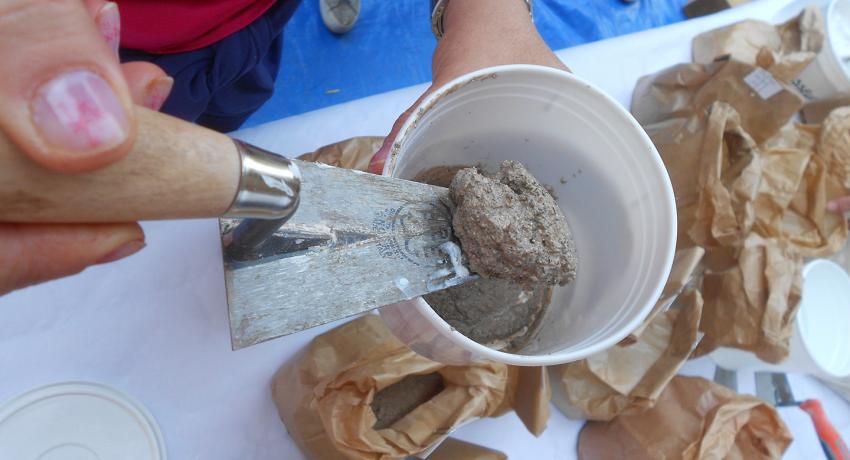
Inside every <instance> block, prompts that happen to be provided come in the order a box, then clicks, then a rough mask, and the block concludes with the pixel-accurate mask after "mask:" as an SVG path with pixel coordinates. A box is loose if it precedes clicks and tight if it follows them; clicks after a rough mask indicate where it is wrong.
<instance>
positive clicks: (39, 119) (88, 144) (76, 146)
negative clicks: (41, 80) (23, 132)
mask: <svg viewBox="0 0 850 460" xmlns="http://www.w3.org/2000/svg"><path fill="white" fill-rule="evenodd" d="M31 110H32V118H33V123H34V124H35V126H36V128H37V129H38V131H39V132H40V134H41V136H42V138H44V140H45V141H47V142H48V143H50V144H52V145H54V146H57V147H62V148H65V149H68V150H72V151H76V152H80V153H84V152H85V153H87V152H92V151H101V150H107V149H110V148H112V147H115V146H118V145H120V144H122V143H123V142H124V141H125V140H126V139H127V135H128V132H129V126H128V121H127V114H126V113H124V108H123V107H122V106H121V103H120V102H119V101H118V96H116V95H115V92H114V91H113V90H112V87H110V86H109V84H108V83H106V81H105V80H104V79H103V78H101V77H100V76H99V75H97V74H95V73H94V72H90V71H88V70H75V71H72V72H68V73H65V74H62V75H60V76H58V77H56V78H54V79H53V80H50V81H49V82H47V83H45V84H44V85H42V86H41V88H39V89H38V91H37V92H36V96H35V99H34V100H33V101H32V108H31Z"/></svg>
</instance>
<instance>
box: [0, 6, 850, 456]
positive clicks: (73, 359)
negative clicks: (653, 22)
mask: <svg viewBox="0 0 850 460" xmlns="http://www.w3.org/2000/svg"><path fill="white" fill-rule="evenodd" d="M645 1H648V0H645ZM812 2H814V3H823V2H821V1H818V0H813V1H812ZM804 3H810V2H807V1H802V0H760V1H757V2H754V3H751V4H748V5H745V6H742V7H740V8H736V9H734V10H731V11H728V12H725V13H722V14H718V15H715V16H712V17H708V18H703V19H699V20H694V21H688V22H685V23H680V24H676V25H672V26H669V27H664V28H660V29H655V30H650V31H646V32H642V33H639V34H635V35H630V36H624V37H619V38H615V39H611V40H606V41H602V42H597V43H593V44H589V45H585V46H580V47H576V48H572V49H568V50H563V51H561V52H559V53H558V55H559V56H560V57H561V58H562V59H563V60H564V62H566V63H567V64H568V65H569V66H570V67H571V68H572V69H573V70H574V71H575V73H576V74H578V75H580V76H582V77H584V78H586V79H588V80H589V81H591V82H593V83H595V84H596V85H598V86H599V87H601V88H602V89H604V90H606V91H607V92H609V93H610V94H612V95H613V96H614V97H615V98H617V99H618V100H620V101H621V102H622V103H623V104H624V105H626V106H628V103H629V100H630V97H631V91H632V88H633V86H634V83H635V81H636V80H637V78H639V77H640V76H642V75H645V74H647V73H651V72H654V71H657V70H660V69H662V68H664V67H667V66H669V65H672V64H675V63H678V62H685V61H688V60H689V59H690V52H689V44H690V39H691V37H693V36H694V35H695V34H697V33H699V32H701V31H704V30H707V29H711V28H714V27H717V26H720V25H723V24H727V23H731V22H734V21H736V20H739V19H743V18H760V19H766V20H770V21H779V20H784V19H786V18H788V17H790V16H792V15H793V14H795V13H796V12H797V11H798V10H799V8H800V6H801V5H802V4H804ZM387 46H393V44H387ZM423 89H424V86H417V87H412V88H407V89H403V90H399V91H394V92H390V93H386V94H381V95H377V96H373V97H369V98H366V99H362V100H358V101H354V102H351V103H347V104H343V105H339V106H335V107H330V108H327V109H323V110H319V111H316V112H312V113H307V114H303V115H299V116H296V117H292V118H288V119H284V120H280V121H277V122H273V123H269V124H266V125H263V126H259V127H256V128H253V129H248V130H245V131H242V132H240V133H238V136H239V137H242V138H244V139H247V140H250V141H252V142H254V143H256V144H257V145H260V146H262V147H265V148H269V149H271V150H274V151H278V152H281V153H285V154H288V155H296V154H300V153H303V152H308V151H311V150H313V149H315V148H317V147H319V146H321V145H324V144H327V143H330V142H334V141H337V140H341V139H345V138H347V137H351V136H359V135H381V134H385V133H386V132H387V131H388V130H389V128H390V126H391V125H392V123H393V121H394V119H395V117H396V116H397V115H398V114H400V113H401V112H402V111H403V110H404V109H405V108H407V107H408V106H409V105H410V104H411V103H413V101H414V100H415V99H416V98H417V96H418V95H419V94H420V93H421V92H422V90H423ZM144 228H145V231H146V233H147V240H148V247H147V248H146V249H144V250H143V251H142V252H140V253H139V254H137V255H135V256H133V257H131V258H129V259H127V260H124V261H120V262H118V263H116V264H111V265H107V266H99V267H93V268H90V269H88V270H86V271H85V272H84V273H82V274H80V275H77V276H74V277H71V278H67V279H63V280H59V281H55V282H51V283H48V284H44V285H41V286H37V287H33V288H29V289H25V290H23V291H19V292H16V293H13V294H11V295H8V296H5V297H3V298H0V314H2V317H3V320H2V321H0V369H2V371H0V401H4V400H7V399H9V398H11V397H13V396H15V395H17V394H19V393H21V392H24V391H26V390H28V389H31V388H33V387H36V386H40V385H44V384H48V383H52V382H56V381H64V380H93V381H99V382H103V383H106V384H109V385H112V386H114V387H117V388H119V389H121V390H123V391H125V392H127V393H129V394H131V395H133V396H135V397H136V398H137V399H138V400H140V401H141V402H142V403H144V404H145V405H146V406H147V407H148V408H149V409H150V410H151V412H152V413H153V414H154V415H155V417H156V418H157V419H158V421H159V423H160V425H161V428H162V431H163V433H164V436H165V441H166V444H167V449H168V452H169V456H170V457H171V458H174V459H181V460H188V459H204V460H214V459H299V458H302V456H301V454H300V453H299V452H298V450H297V448H296V447H295V445H294V444H293V442H292V440H291V439H290V438H289V436H288V435H287V433H286V430H285V429H284V427H283V425H282V424H281V422H280V420H279V419H278V417H277V413H276V411H275V407H274V405H273V403H272V400H271V394H270V390H269V384H270V381H271V377H272V375H273V374H274V372H275V370H276V369H277V368H278V367H279V366H280V364H281V363H283V362H284V361H286V360H287V359H289V358H290V357H291V356H292V355H293V353H295V352H296V351H297V350H299V349H300V348H302V347H303V346H304V345H305V344H306V343H307V342H308V341H309V340H310V339H311V338H312V337H314V336H315V335H316V334H319V333H321V332H323V331H326V330H328V329H329V328H331V327H334V326H335V325H337V324H330V325H327V326H324V327H319V328H315V329H312V330H309V331H305V332H301V333H298V334H295V335H291V336H288V337H285V338H282V339H279V340H275V341H272V342H269V343H264V344H261V345H258V346H254V347H251V348H248V349H244V350H240V351H236V352H234V351H231V350H230V343H229V336H228V325H227V305H226V302H225V293H224V283H223V273H222V267H221V259H220V257H221V254H220V247H219V239H218V230H217V225H216V222H215V221H214V220H197V221H182V222H160V223H146V224H144ZM683 372H684V373H686V374H691V375H702V376H705V377H707V378H711V375H712V372H713V364H712V363H711V362H710V361H708V360H706V359H701V360H696V361H694V362H691V363H688V364H687V365H686V368H685V369H684V371H683ZM791 382H792V386H793V387H794V391H795V395H796V396H797V397H798V398H808V397H818V398H820V399H821V400H822V401H823V403H824V404H825V406H826V408H827V410H828V411H829V413H830V416H831V417H832V420H833V422H834V423H835V425H836V426H837V428H838V429H839V431H841V432H842V433H843V435H844V438H845V439H848V440H850V406H848V404H846V403H845V402H844V401H843V400H841V399H840V398H839V397H838V396H836V395H835V394H834V393H833V392H832V391H830V390H829V389H827V388H826V387H824V386H823V385H821V384H820V383H819V382H817V381H815V380H814V379H811V378H809V377H806V376H797V375H792V376H791ZM740 385H741V390H742V391H749V392H753V388H754V384H753V382H752V374H749V373H745V374H742V375H741V376H740ZM781 411H782V415H783V417H784V418H785V420H786V421H787V422H788V425H789V426H790V427H791V430H792V431H793V433H794V436H795V438H796V440H795V442H794V444H793V445H792V447H791V449H790V450H789V453H788V456H787V457H788V458H792V459H798V458H799V459H803V458H805V459H807V460H808V459H816V458H821V457H819V456H820V455H822V454H821V452H820V449H819V447H818V444H817V441H816V438H815V435H814V430H813V429H812V426H811V423H810V422H809V420H808V418H807V417H806V416H805V415H804V414H803V413H802V412H801V411H800V410H799V409H796V408H788V409H782V410H781ZM581 425H582V423H581V422H578V421H572V420H569V419H567V418H566V417H564V416H563V415H561V414H560V413H559V412H558V411H557V410H554V408H553V413H552V417H551V419H550V421H549V427H548V429H547V430H546V432H545V433H544V434H543V435H542V436H541V437H540V438H534V437H533V436H532V435H530V434H528V433H527V432H526V430H525V428H524V427H523V426H522V425H521V423H520V422H519V420H518V419H517V418H516V416H515V415H514V414H508V415H505V416H503V417H501V418H498V419H487V420H481V421H478V422H476V423H473V424H470V425H468V426H466V427H464V428H462V429H461V430H459V431H458V432H457V433H456V434H455V436H457V437H458V438H461V439H466V440H469V441H472V442H476V443H479V444H483V445H486V446H489V447H492V448H496V449H499V450H502V451H504V452H506V453H508V454H509V455H510V458H511V459H512V460H522V459H535V460H538V459H564V458H574V457H575V448H576V438H577V435H578V431H579V429H580V427H581Z"/></svg>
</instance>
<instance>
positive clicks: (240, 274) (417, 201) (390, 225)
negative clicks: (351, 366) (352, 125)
mask: <svg viewBox="0 0 850 460" xmlns="http://www.w3.org/2000/svg"><path fill="white" fill-rule="evenodd" d="M294 163H295V165H296V166H297V167H298V169H299V170H300V172H301V191H300V204H299V207H298V210H297V211H296V212H295V214H294V215H293V216H292V218H291V219H289V220H288V221H287V222H286V223H285V224H284V225H283V226H281V227H280V228H279V229H278V230H277V231H275V232H274V234H272V235H271V236H270V237H268V238H266V239H265V240H264V241H263V243H262V245H260V246H259V247H257V248H256V249H255V250H254V251H252V252H249V253H238V252H234V251H229V250H228V247H229V246H230V244H231V241H230V240H231V239H232V238H233V234H232V233H233V232H232V231H231V230H232V229H233V228H234V227H235V226H236V225H238V224H239V223H240V221H239V220H234V219H222V220H221V230H222V241H223V244H224V246H225V249H224V252H225V254H224V260H225V263H224V268H225V281H226V287H227V300H228V305H229V310H230V333H231V341H232V345H233V348H234V349H239V348H243V347H247V346H250V345H253V344H256V343H259V342H262V341H265V340H269V339H272V338H275V337H280V336H283V335H286V334H291V333H293V332H297V331H300V330H303V329H306V328H310V327H313V326H318V325H321V324H324V323H327V322H330V321H334V320H337V319H341V318H345V317H348V316H351V315H355V314H358V313H362V312H365V311H369V310H372V309H374V308H377V307H380V306H383V305H388V304H392V303H397V302H400V301H403V300H407V299H411V298H414V297H418V296H421V295H424V294H427V293H429V292H433V291H436V290H440V289H445V288H446V287H449V286H452V285H457V284H461V283H463V282H465V281H468V280H470V279H474V278H475V275H469V273H468V272H466V271H465V269H464V268H463V267H462V266H460V265H458V264H459V263H460V262H459V259H460V251H459V249H458V248H457V246H453V245H452V244H448V245H447V243H451V242H453V235H452V227H451V215H452V209H453V204H452V202H451V200H450V199H449V194H448V189H446V188H442V187H435V186H431V185H426V184H421V183H417V182H411V181H406V180H401V179H394V178H388V177H383V176H377V175H373V174H367V173H362V172H358V171H352V170H346V169H340V168H333V167H330V166H326V165H321V164H316V163H308V162H299V161H295V162H294Z"/></svg>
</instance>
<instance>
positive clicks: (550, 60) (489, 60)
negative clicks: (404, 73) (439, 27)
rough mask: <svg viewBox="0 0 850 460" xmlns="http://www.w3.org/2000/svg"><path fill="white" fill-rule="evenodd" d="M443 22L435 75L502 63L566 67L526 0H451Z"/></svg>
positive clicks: (455, 73) (435, 57)
mask: <svg viewBox="0 0 850 460" xmlns="http://www.w3.org/2000/svg"><path fill="white" fill-rule="evenodd" d="M444 26H445V33H444V35H443V39H442V40H441V41H440V44H439V45H438V47H437V50H436V52H435V54H434V76H435V78H439V77H440V76H441V75H461V74H464V73H466V72H469V71H471V70H474V69H478V68H481V67H482V66H492V65H500V64H538V65H546V66H551V67H560V68H564V66H563V64H562V63H561V62H560V61H559V60H558V59H557V58H556V57H555V56H554V54H552V52H551V51H550V50H549V47H548V46H547V45H546V43H545V42H544V41H543V39H542V38H540V35H539V34H538V33H537V29H536V28H535V27H534V24H533V23H532V21H531V16H530V15H529V13H528V6H527V4H526V3H525V2H524V1H523V0H498V1H494V0H449V1H448V5H447V6H446V11H445V17H444ZM485 60H486V62H485ZM479 61H480V62H479Z"/></svg>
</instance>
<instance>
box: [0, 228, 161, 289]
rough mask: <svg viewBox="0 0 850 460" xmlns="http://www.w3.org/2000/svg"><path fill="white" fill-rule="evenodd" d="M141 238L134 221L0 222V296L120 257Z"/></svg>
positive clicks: (131, 250) (137, 246)
mask: <svg viewBox="0 0 850 460" xmlns="http://www.w3.org/2000/svg"><path fill="white" fill-rule="evenodd" d="M144 241H145V235H144V233H143V232H142V229H141V227H139V225H138V224H89V225H40V224H5V223H0V248H2V251H0V295H3V294H5V293H7V292H9V291H11V290H14V289H19V288H22V287H25V286H29V285H31V284H35V283H40V282H42V281H47V280H50V279H54V278H59V277H62V276H68V275H72V274H74V273H77V272H80V271H82V270H83V269H85V268H86V267H88V266H89V265H93V264H100V263H107V262H113V261H115V260H118V259H121V258H123V257H126V256H129V255H131V254H133V253H135V252H137V251H139V250H140V249H142V247H144Z"/></svg>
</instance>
